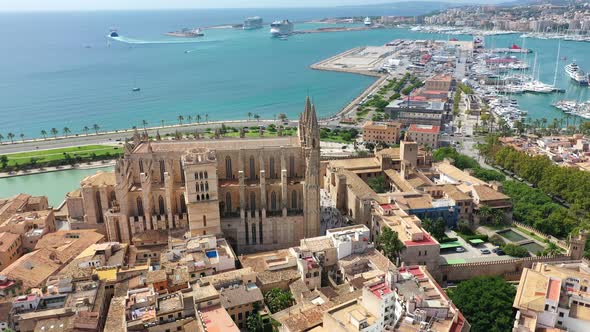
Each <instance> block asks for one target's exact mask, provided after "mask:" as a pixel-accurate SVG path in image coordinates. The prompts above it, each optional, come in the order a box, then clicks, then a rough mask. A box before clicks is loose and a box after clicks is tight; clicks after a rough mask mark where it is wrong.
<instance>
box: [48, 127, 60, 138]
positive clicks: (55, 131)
mask: <svg viewBox="0 0 590 332" xmlns="http://www.w3.org/2000/svg"><path fill="white" fill-rule="evenodd" d="M50 132H51V135H53V138H57V133H59V131H57V129H55V128H51V130H50Z"/></svg>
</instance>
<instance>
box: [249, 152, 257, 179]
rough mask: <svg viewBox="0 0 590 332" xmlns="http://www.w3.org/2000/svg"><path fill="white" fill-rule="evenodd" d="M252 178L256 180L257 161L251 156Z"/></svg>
mask: <svg viewBox="0 0 590 332" xmlns="http://www.w3.org/2000/svg"><path fill="white" fill-rule="evenodd" d="M250 180H256V162H255V161H254V157H250Z"/></svg>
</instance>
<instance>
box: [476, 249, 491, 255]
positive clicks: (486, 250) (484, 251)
mask: <svg viewBox="0 0 590 332" xmlns="http://www.w3.org/2000/svg"><path fill="white" fill-rule="evenodd" d="M479 251H480V252H481V253H482V254H484V255H489V254H491V253H492V252H491V251H490V250H489V249H480V250H479Z"/></svg>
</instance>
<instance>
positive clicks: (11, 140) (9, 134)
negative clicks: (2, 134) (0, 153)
mask: <svg viewBox="0 0 590 332" xmlns="http://www.w3.org/2000/svg"><path fill="white" fill-rule="evenodd" d="M6 136H7V137H8V139H9V140H10V143H14V134H13V133H8V134H7V135H6Z"/></svg>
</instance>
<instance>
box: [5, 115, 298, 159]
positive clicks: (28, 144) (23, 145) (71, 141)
mask: <svg viewBox="0 0 590 332" xmlns="http://www.w3.org/2000/svg"><path fill="white" fill-rule="evenodd" d="M272 123H274V124H277V125H278V124H283V123H282V122H281V121H278V120H276V121H275V120H259V121H256V120H232V121H209V122H201V123H191V124H183V125H174V126H165V127H151V128H146V131H147V132H148V135H150V136H155V135H156V133H157V132H158V131H159V132H160V135H161V136H164V135H166V134H172V135H173V134H174V133H175V132H176V131H180V132H194V131H195V130H199V131H200V132H204V131H205V130H206V129H207V128H211V129H215V128H220V127H221V125H222V124H225V125H226V126H227V127H255V126H268V125H270V124H272ZM285 123H287V125H288V126H297V121H285ZM138 130H139V132H140V133H142V132H143V128H138ZM133 132H134V130H133V129H123V130H118V131H109V132H99V133H98V135H97V134H95V133H92V134H89V135H88V136H86V135H72V136H69V137H68V138H65V137H60V136H58V137H57V138H53V137H51V138H49V137H48V138H47V139H46V140H45V139H43V138H40V139H35V140H25V141H24V142H22V141H14V143H10V142H5V141H3V142H2V144H0V155H3V154H9V153H18V152H28V151H37V150H48V149H58V148H66V147H72V146H82V145H93V144H116V143H117V142H123V141H125V138H129V139H131V138H132V137H133Z"/></svg>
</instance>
